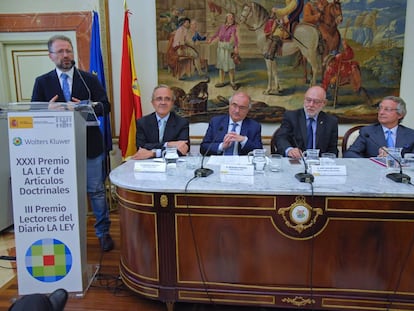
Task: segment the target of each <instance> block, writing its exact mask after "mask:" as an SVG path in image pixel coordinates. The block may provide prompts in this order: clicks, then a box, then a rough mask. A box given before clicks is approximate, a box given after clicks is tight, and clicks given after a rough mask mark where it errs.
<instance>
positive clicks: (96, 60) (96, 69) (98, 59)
mask: <svg viewBox="0 0 414 311" xmlns="http://www.w3.org/2000/svg"><path fill="white" fill-rule="evenodd" d="M89 71H90V72H91V73H92V74H94V75H96V76H97V78H98V79H99V81H100V82H101V84H102V86H103V87H104V89H105V90H106V83H105V73H104V67H103V60H102V50H101V35H100V32H99V16H98V13H97V12H96V11H93V21H92V36H91V49H90V65H89ZM98 119H99V121H100V125H99V127H100V129H101V132H102V135H103V137H104V141H105V154H106V161H105V164H106V167H105V176H106V175H107V174H108V173H109V167H110V165H109V152H110V151H111V150H112V132H111V120H110V118H109V114H107V115H105V116H100V117H98Z"/></svg>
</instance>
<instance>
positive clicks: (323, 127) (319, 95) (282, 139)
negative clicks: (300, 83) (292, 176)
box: [275, 86, 338, 159]
mask: <svg viewBox="0 0 414 311" xmlns="http://www.w3.org/2000/svg"><path fill="white" fill-rule="evenodd" d="M325 104H326V92H325V90H324V89H323V88H322V87H320V86H312V87H310V88H309V89H308V90H307V91H306V93H305V99H304V102H303V108H300V109H297V110H294V111H286V112H285V114H284V116H283V120H282V124H281V125H280V129H279V130H278V131H277V134H276V137H275V141H276V149H277V153H280V154H281V155H283V156H286V157H290V158H295V159H300V158H301V153H302V152H303V151H305V150H306V149H319V150H320V153H324V152H331V153H335V154H336V155H338V120H337V119H336V117H334V116H331V115H328V114H326V113H325V112H323V111H322V108H323V107H324V106H325Z"/></svg>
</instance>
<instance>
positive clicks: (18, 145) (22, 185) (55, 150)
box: [8, 111, 86, 295]
mask: <svg viewBox="0 0 414 311" xmlns="http://www.w3.org/2000/svg"><path fill="white" fill-rule="evenodd" d="M74 117H75V112H51V111H47V112H9V113H8V125H9V129H8V131H9V149H10V173H11V181H12V198H13V214H14V231H15V242H16V264H17V279H18V284H19V295H26V294H31V293H50V292H53V291H54V290H56V289H58V288H64V289H66V290H67V291H69V292H83V290H84V289H85V282H84V281H85V279H84V277H85V276H86V274H85V271H84V270H85V269H86V220H85V208H86V203H85V197H86V193H85V192H86V190H83V189H86V173H85V172H86V165H85V164H84V163H83V162H85V161H76V158H77V157H79V158H80V159H84V158H85V157H86V152H85V137H86V132H85V126H84V124H79V126H78V127H76V124H77V123H76V120H75V118H74ZM82 123H84V122H82ZM81 135H83V136H81ZM76 146H79V148H80V149H79V150H78V149H77V147H76ZM63 150H64V151H63ZM81 162H82V163H81ZM78 186H79V187H78Z"/></svg>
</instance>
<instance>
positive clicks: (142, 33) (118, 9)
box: [0, 0, 414, 136]
mask: <svg viewBox="0 0 414 311" xmlns="http://www.w3.org/2000/svg"><path fill="white" fill-rule="evenodd" d="M101 2H102V1H101V0H87V1H85V0H71V1H56V0H38V1H32V0H14V1H4V0H3V1H0V12H1V13H3V14H6V13H33V12H64V11H90V10H94V9H95V10H97V9H98V8H99V3H101ZM127 4H128V7H129V9H130V11H131V12H132V15H130V20H129V21H130V24H129V25H130V32H131V37H132V41H133V47H134V57H135V68H136V71H137V76H138V79H139V84H140V87H141V97H142V104H143V113H144V114H146V113H149V112H150V111H152V106H151V104H150V98H151V92H152V89H153V87H154V86H155V85H156V84H157V81H158V78H157V63H156V62H157V57H156V55H157V44H156V31H155V22H156V19H155V0H129V1H128V2H127ZM108 7H109V24H110V39H111V62H112V79H113V95H114V105H115V117H116V124H115V129H116V133H117V135H118V133H119V126H120V124H119V123H120V121H119V118H120V104H119V98H120V94H119V88H120V78H119V77H120V68H121V52H122V29H123V21H124V8H123V1H121V0H108ZM411 12H413V14H411ZM101 18H102V17H101ZM413 25H414V3H413V1H409V0H407V20H406V37H405V51H404V64H403V70H402V80H401V97H403V98H404V99H405V101H406V102H407V106H408V114H407V117H406V118H405V119H404V124H405V125H407V126H411V127H413V123H414V106H413V105H412V104H411V101H414V87H413V84H412V80H413V78H414V76H413V73H414V27H413ZM410 80H411V81H410ZM348 127H349V126H348V125H341V126H340V128H339V135H343V133H344V132H345V130H346V129H347V128H348ZM275 128H276V125H274V124H265V125H264V126H263V130H262V134H263V135H264V136H270V135H272V133H273V131H274V129H275ZM205 129H206V124H192V125H191V129H190V134H191V135H200V136H202V135H203V134H204V132H205Z"/></svg>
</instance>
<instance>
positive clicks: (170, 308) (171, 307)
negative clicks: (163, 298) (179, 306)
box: [165, 301, 174, 311]
mask: <svg viewBox="0 0 414 311" xmlns="http://www.w3.org/2000/svg"><path fill="white" fill-rule="evenodd" d="M165 305H166V306H167V311H174V301H167V302H166V303H165Z"/></svg>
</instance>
